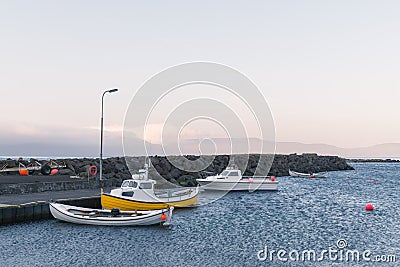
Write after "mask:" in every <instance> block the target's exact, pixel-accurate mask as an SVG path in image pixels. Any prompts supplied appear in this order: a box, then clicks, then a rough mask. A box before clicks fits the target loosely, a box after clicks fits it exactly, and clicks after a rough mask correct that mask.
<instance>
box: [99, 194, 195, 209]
mask: <svg viewBox="0 0 400 267" xmlns="http://www.w3.org/2000/svg"><path fill="white" fill-rule="evenodd" d="M197 198H198V195H196V196H194V197H192V198H189V199H185V200H181V201H174V202H141V201H134V200H128V199H123V198H119V197H117V196H110V195H105V194H102V195H101V205H102V206H103V208H105V209H108V210H110V209H113V208H118V209H120V210H158V209H165V208H167V207H171V206H172V207H176V208H184V207H190V206H195V205H196V204H197Z"/></svg>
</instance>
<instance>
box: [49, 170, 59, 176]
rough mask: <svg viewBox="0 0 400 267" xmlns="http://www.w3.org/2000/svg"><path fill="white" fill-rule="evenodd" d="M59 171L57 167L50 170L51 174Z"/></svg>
mask: <svg viewBox="0 0 400 267" xmlns="http://www.w3.org/2000/svg"><path fill="white" fill-rule="evenodd" d="M57 172H58V170H57V169H52V170H51V172H50V175H55V174H56V173H57Z"/></svg>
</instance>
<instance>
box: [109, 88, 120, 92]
mask: <svg viewBox="0 0 400 267" xmlns="http://www.w3.org/2000/svg"><path fill="white" fill-rule="evenodd" d="M107 92H109V93H114V92H118V89H117V88H114V89H111V90H108V91H107Z"/></svg>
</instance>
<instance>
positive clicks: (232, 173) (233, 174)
mask: <svg viewBox="0 0 400 267" xmlns="http://www.w3.org/2000/svg"><path fill="white" fill-rule="evenodd" d="M228 176H239V172H235V171H234V172H230V173H229V174H228Z"/></svg>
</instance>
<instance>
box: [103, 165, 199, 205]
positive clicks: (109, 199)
mask: <svg viewBox="0 0 400 267" xmlns="http://www.w3.org/2000/svg"><path fill="white" fill-rule="evenodd" d="M148 166H149V165H147V164H146V165H145V169H141V170H139V173H138V174H134V175H132V179H128V180H124V181H123V182H122V185H121V187H120V188H116V189H113V190H111V192H110V193H103V194H101V205H102V207H103V208H105V209H113V208H119V209H121V210H152V209H164V208H167V207H177V208H183V207H194V206H196V205H197V199H198V195H199V188H198V187H190V188H182V187H178V188H174V189H167V190H163V191H156V190H155V189H154V185H155V184H156V181H155V180H152V179H149V177H148Z"/></svg>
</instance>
